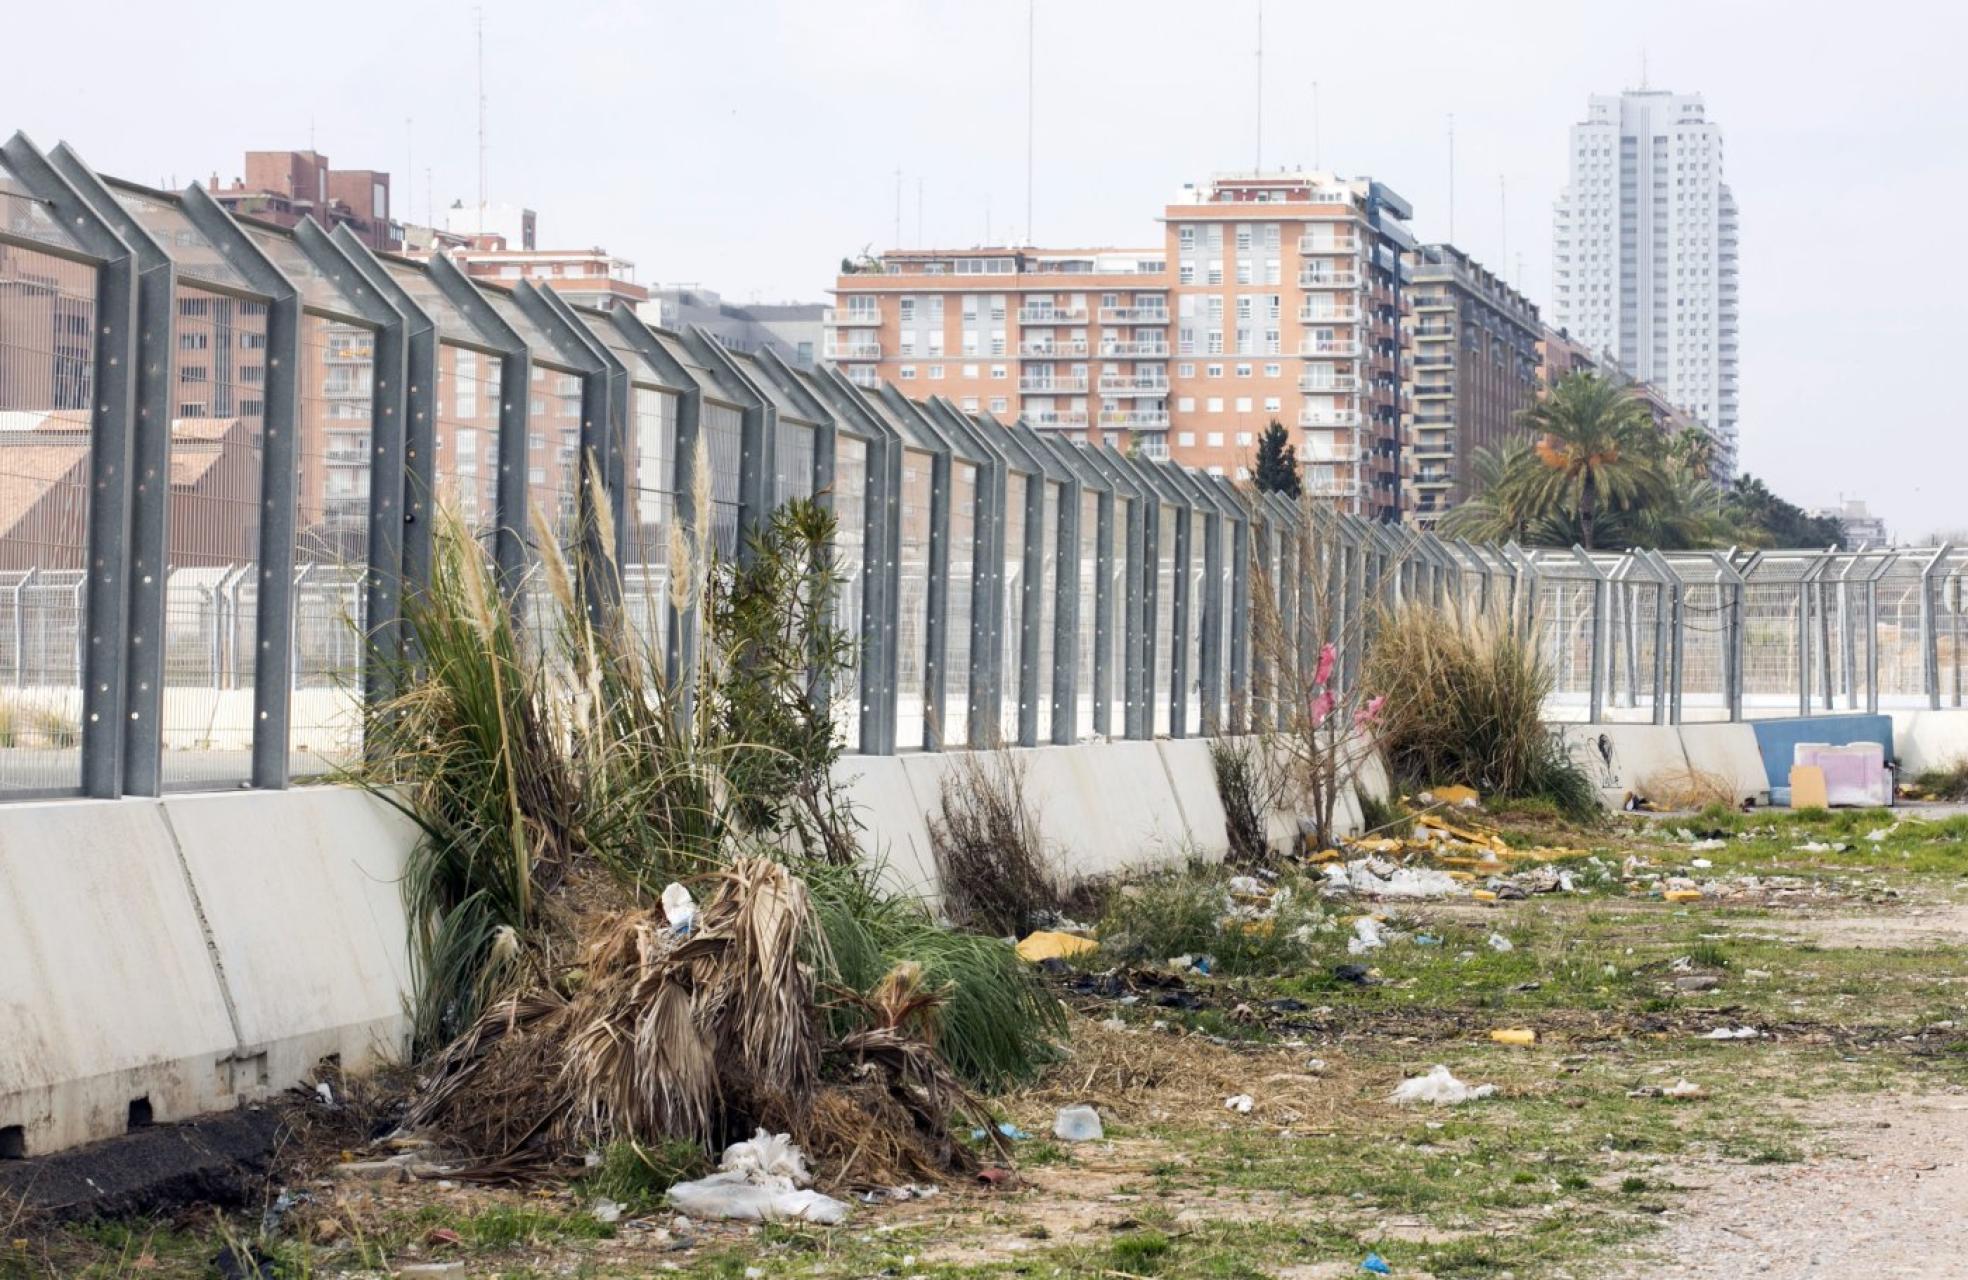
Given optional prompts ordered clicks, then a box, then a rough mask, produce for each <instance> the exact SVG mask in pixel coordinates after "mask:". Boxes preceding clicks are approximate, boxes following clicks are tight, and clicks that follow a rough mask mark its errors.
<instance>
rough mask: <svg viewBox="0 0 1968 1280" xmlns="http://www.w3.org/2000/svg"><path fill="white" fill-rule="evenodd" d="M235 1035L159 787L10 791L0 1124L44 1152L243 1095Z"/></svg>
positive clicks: (1, 945) (1, 828)
mask: <svg viewBox="0 0 1968 1280" xmlns="http://www.w3.org/2000/svg"><path fill="white" fill-rule="evenodd" d="M237 1046H238V1036H237V1034H236V1033H235V1030H234V1027H233V1024H232V1020H231V1018H230V1017H229V1015H228V1013H227V1006H226V999H225V995H224V993H223V991H222V990H221V988H220V985H219V978H218V974H217V972H216V971H215V970H214V968H213V965H212V957H211V953H210V950H209V948H208V947H207V944H206V936H205V930H204V927H203V925H202V924H201V922H200V918H199V909H198V904H197V902H196V901H195V900H194V899H193V897H192V894H191V889H190V886H189V883H188V881H187V879H186V876H185V871H184V867H183V865H182V863H181V862H180V861H179V858H178V852H177V848H176V845H175V843H174V842H173V840H172V839H171V833H170V830H169V828H168V827H167V826H166V825H165V822H164V814H163V811H162V810H161V809H160V808H159V806H158V805H157V804H155V803H154V802H147V801H115V800H64V801H51V802H48V803H45V804H42V803H36V804H10V805H6V806H3V807H0V1139H5V1140H7V1143H8V1145H9V1146H12V1145H14V1144H15V1143H18V1144H19V1146H20V1148H21V1150H22V1154H25V1155H30V1156H31V1155H41V1154H46V1153H48V1152H51V1151H57V1150H60V1149H61V1148H63V1147H70V1146H75V1145H77V1144H79V1143H83V1142H89V1141H92V1140H94V1139H96V1138H102V1137H107V1136H109V1135H110V1134H115V1133H122V1132H123V1131H124V1130H125V1128H126V1127H127V1126H128V1124H129V1123H130V1121H131V1120H132V1118H133V1111H134V1110H135V1108H133V1103H134V1104H136V1108H141V1109H142V1114H137V1115H135V1116H134V1118H137V1119H139V1120H141V1119H142V1118H144V1115H147V1116H148V1118H150V1119H155V1120H160V1121H161V1120H178V1119H183V1118H185V1117H187V1116H193V1115H197V1114H199V1113H200V1112H205V1111H214V1110H218V1109H221V1108H224V1107H229V1106H231V1105H232V1104H233V1101H234V1098H235V1097H236V1095H237V1085H238V1083H239V1082H237V1081H235V1080H234V1079H233V1070H232V1066H231V1064H232V1062H233V1059H234V1051H235V1049H236V1048H237Z"/></svg>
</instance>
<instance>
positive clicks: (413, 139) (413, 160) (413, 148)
mask: <svg viewBox="0 0 1968 1280" xmlns="http://www.w3.org/2000/svg"><path fill="white" fill-rule="evenodd" d="M403 181H404V182H406V183H408V184H409V186H408V189H407V190H406V191H405V192H404V195H405V197H406V199H405V200H404V201H403V214H404V217H403V220H404V221H405V222H408V221H410V219H412V218H414V217H416V216H417V121H416V119H415V118H414V117H412V116H405V117H403ZM395 186H396V184H395V183H394V182H392V183H391V184H390V187H391V192H390V194H391V195H392V196H394V195H395V194H396V192H395V190H394V188H395Z"/></svg>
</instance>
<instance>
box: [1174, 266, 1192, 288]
mask: <svg viewBox="0 0 1968 1280" xmlns="http://www.w3.org/2000/svg"><path fill="white" fill-rule="evenodd" d="M1175 282H1176V283H1177V284H1194V283H1196V264H1195V263H1193V262H1185V263H1183V264H1182V265H1181V266H1179V267H1177V268H1176V269H1175Z"/></svg>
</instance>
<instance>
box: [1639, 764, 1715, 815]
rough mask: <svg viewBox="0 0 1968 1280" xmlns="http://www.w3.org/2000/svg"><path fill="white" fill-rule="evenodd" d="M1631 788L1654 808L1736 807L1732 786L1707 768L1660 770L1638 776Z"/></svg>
mask: <svg viewBox="0 0 1968 1280" xmlns="http://www.w3.org/2000/svg"><path fill="white" fill-rule="evenodd" d="M1635 790H1636V791H1637V792H1638V794H1640V795H1642V796H1644V797H1646V799H1647V800H1648V801H1650V802H1651V803H1652V804H1653V805H1654V807H1655V808H1657V809H1707V808H1710V807H1712V806H1718V805H1719V806H1720V807H1722V808H1724V809H1733V808H1735V807H1736V789H1735V787H1734V786H1733V785H1732V784H1731V783H1730V782H1729V780H1728V779H1727V778H1725V777H1723V776H1722V775H1721V774H1719V773H1713V772H1710V771H1709V770H1707V769H1694V768H1688V769H1664V770H1662V771H1661V772H1659V773H1654V774H1649V775H1648V776H1647V777H1646V778H1644V779H1642V780H1641V781H1640V783H1639V785H1638V786H1637V787H1636V788H1635Z"/></svg>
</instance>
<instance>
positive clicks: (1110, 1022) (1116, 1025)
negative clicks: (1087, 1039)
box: [1100, 1018, 1127, 1031]
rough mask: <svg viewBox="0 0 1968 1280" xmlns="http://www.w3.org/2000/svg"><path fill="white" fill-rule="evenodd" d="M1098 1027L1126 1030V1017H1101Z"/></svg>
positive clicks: (1105, 1029)
mask: <svg viewBox="0 0 1968 1280" xmlns="http://www.w3.org/2000/svg"><path fill="white" fill-rule="evenodd" d="M1100 1029H1101V1030H1102V1031H1126V1030H1127V1019H1125V1018H1102V1019H1101V1020H1100Z"/></svg>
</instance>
